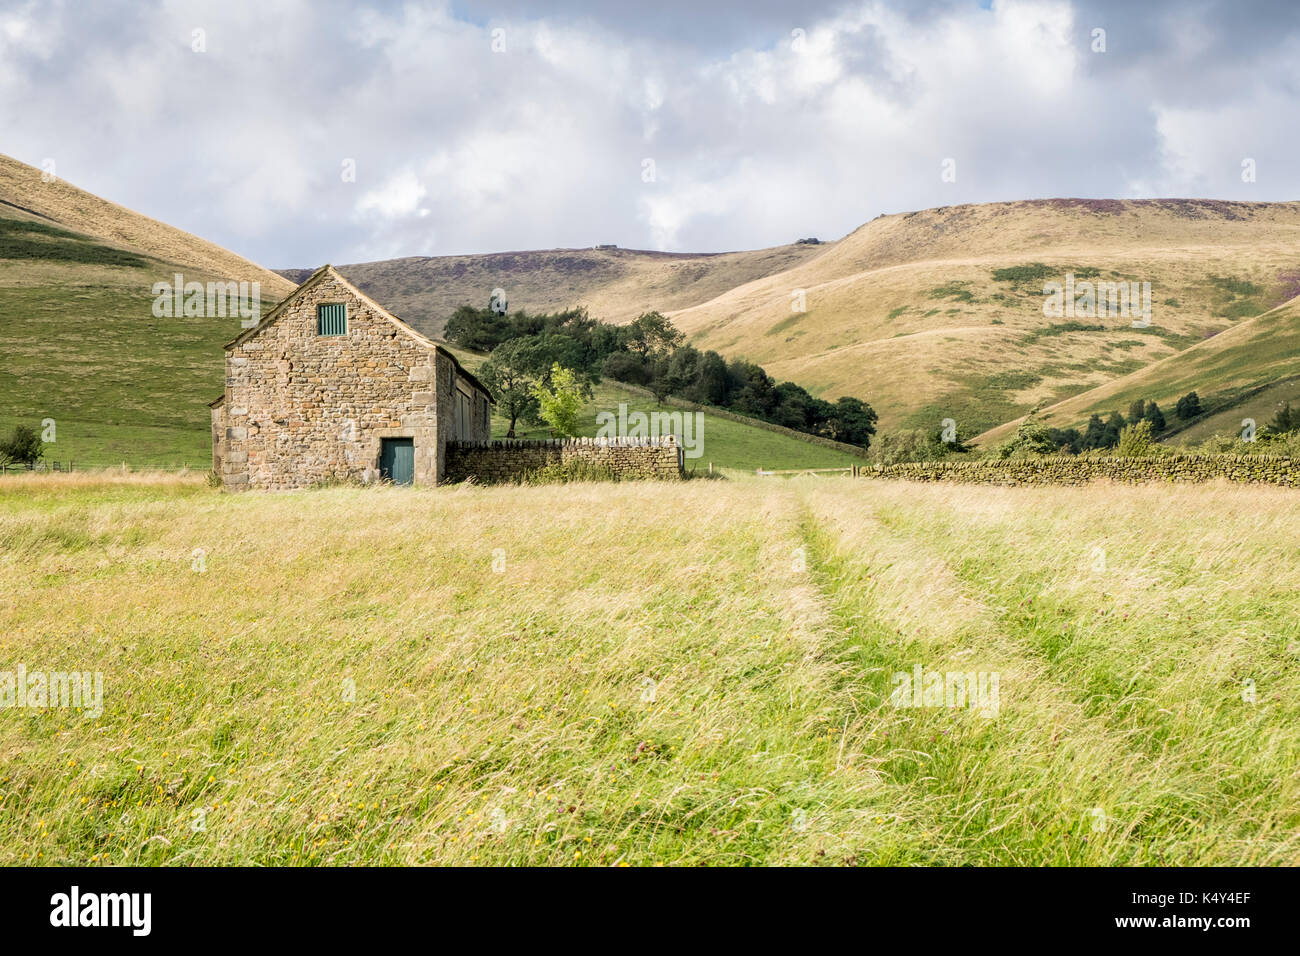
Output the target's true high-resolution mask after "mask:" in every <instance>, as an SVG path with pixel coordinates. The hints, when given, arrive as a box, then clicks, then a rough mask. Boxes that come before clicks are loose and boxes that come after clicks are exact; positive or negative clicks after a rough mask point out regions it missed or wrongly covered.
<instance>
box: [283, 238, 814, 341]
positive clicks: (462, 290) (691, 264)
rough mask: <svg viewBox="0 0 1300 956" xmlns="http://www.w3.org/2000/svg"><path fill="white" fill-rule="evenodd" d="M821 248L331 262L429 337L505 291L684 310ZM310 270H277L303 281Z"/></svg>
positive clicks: (603, 313)
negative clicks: (463, 309)
mask: <svg viewBox="0 0 1300 956" xmlns="http://www.w3.org/2000/svg"><path fill="white" fill-rule="evenodd" d="M823 249H825V245H824V244H823V245H812V244H797V243H796V244H793V245H788V246H777V247H776V248H772V249H757V250H754V251H752V252H718V253H678V252H650V251H645V250H636V249H616V248H594V249H547V250H541V251H534V252H497V253H490V254H486V255H467V256H434V257H415V258H406V259H389V260H385V261H382V262H365V263H357V264H353V265H344V266H336V267H335V268H337V269H338V270H339V271H340V272H341V273H343V275H344V276H346V277H347V279H348V281H350V282H353V283H355V284H356V285H357V286H358V288H360V289H361V290H362V291H363V292H365V293H366V294H367V295H369V296H371V297H373V298H375V299H376V300H378V301H380V302H384V303H386V304H388V305H389V306H390V307H391V308H392V310H393V311H394V312H395V313H396V314H398V315H400V316H401V317H402V318H403V319H404V320H405V321H406V322H408V323H409V324H411V325H413V326H414V327H415V328H417V329H419V330H420V331H421V332H423V333H424V334H426V335H431V336H434V337H438V336H441V335H442V329H443V326H444V325H445V324H446V320H447V317H448V316H450V315H451V313H452V312H454V311H455V310H456V308H457V307H458V306H461V305H465V304H466V303H469V304H471V305H478V306H484V305H487V303H488V300H489V298H490V296H491V295H492V290H493V289H497V288H500V289H503V290H504V291H505V293H506V297H507V299H508V300H509V303H510V309H511V310H512V311H513V310H516V309H523V310H525V311H528V312H552V311H556V310H559V309H565V308H569V307H571V306H576V305H585V306H586V307H587V308H588V309H589V310H590V311H591V314H592V315H594V316H597V317H599V318H602V319H606V320H607V321H610V322H630V321H631V320H632V319H635V318H636V317H637V316H638V315H640V314H642V313H643V312H648V311H650V310H652V309H657V310H659V311H661V312H665V311H668V310H670V309H684V308H687V307H688V306H692V305H697V304H699V303H702V302H706V301H708V300H710V299H713V298H715V297H717V296H719V295H722V294H723V293H725V292H726V291H728V290H729V289H732V288H734V287H735V286H737V285H741V284H743V283H746V282H751V281H753V280H755V279H759V278H762V277H764V276H769V275H773V274H776V273H780V272H783V271H785V270H786V269H789V268H791V267H792V266H795V265H798V264H799V263H801V262H804V261H806V260H808V259H810V258H812V257H814V256H816V255H818V254H819V253H820V252H821V251H822V250H823ZM312 271H313V270H312V269H282V270H280V274H281V275H284V276H287V277H289V278H291V279H293V280H294V281H295V282H301V281H302V280H303V279H305V278H306V277H307V276H308V275H310V274H311V273H312Z"/></svg>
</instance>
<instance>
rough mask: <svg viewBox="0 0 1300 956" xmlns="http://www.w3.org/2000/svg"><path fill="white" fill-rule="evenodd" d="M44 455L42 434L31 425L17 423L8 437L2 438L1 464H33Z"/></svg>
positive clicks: (0, 443) (0, 441)
mask: <svg viewBox="0 0 1300 956" xmlns="http://www.w3.org/2000/svg"><path fill="white" fill-rule="evenodd" d="M44 455H45V443H44V442H43V441H41V434H40V432H38V431H37V430H36V429H35V428H33V427H32V426H30V425H16V426H14V430H13V432H11V433H10V435H9V437H8V438H5V439H0V464H4V465H33V464H35V463H36V462H38V461H40V460H41V458H42V457H44Z"/></svg>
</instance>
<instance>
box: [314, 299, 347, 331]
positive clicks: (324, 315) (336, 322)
mask: <svg viewBox="0 0 1300 956" xmlns="http://www.w3.org/2000/svg"><path fill="white" fill-rule="evenodd" d="M316 334H317V335H347V334H348V307H347V306H346V305H343V304H339V305H318V306H316Z"/></svg>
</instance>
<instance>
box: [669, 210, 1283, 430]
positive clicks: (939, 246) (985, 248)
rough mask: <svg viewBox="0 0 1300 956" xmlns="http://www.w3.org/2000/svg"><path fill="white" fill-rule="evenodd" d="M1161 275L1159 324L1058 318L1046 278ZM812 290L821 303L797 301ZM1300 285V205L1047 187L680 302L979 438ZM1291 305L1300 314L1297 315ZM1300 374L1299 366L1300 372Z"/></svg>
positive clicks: (783, 363)
mask: <svg viewBox="0 0 1300 956" xmlns="http://www.w3.org/2000/svg"><path fill="white" fill-rule="evenodd" d="M1067 273H1073V274H1075V275H1076V276H1077V277H1078V278H1079V279H1085V278H1087V279H1089V280H1090V281H1094V282H1098V281H1106V282H1119V281H1126V282H1149V283H1150V288H1151V301H1152V316H1151V323H1150V326H1149V327H1146V328H1134V327H1133V323H1132V321H1131V320H1130V319H1129V318H1126V317H1121V316H1104V317H1100V318H1097V317H1080V318H1074V319H1067V318H1049V317H1046V316H1045V315H1044V313H1043V300H1044V296H1043V285H1044V282H1045V281H1049V280H1055V281H1062V282H1063V281H1064V280H1065V277H1066V274H1067ZM797 289H802V290H804V296H805V297H806V303H807V310H806V311H805V312H802V313H800V312H794V311H792V309H791V296H792V292H793V290H797ZM1297 291H1300V203H1225V202H1212V201H1203V200H1150V201H1146V200H1124V201H1088V200H1043V201H1025V202H1012V203H994V204H989V205H979V206H957V207H949V208H941V209H931V210H925V211H922V212H916V213H908V214H905V215H897V216H884V217H880V218H878V219H876V220H873V221H872V222H870V223H868V224H867V225H865V226H863V227H861V228H860V229H858V230H857V231H855V232H854V233H852V234H851V235H849V236H847V237H846V238H844V239H842V240H840V241H839V242H838V243H836V244H835V245H834V246H832V247H829V248H827V249H826V250H825V251H824V252H822V253H821V254H820V255H818V256H816V257H814V258H812V259H810V260H808V261H807V262H804V263H802V264H800V265H798V266H796V267H794V268H793V269H790V270H788V271H786V272H785V273H782V274H780V275H776V276H769V277H766V278H763V279H759V280H756V281H754V282H750V283H748V284H746V285H743V286H739V287H737V288H736V289H733V290H730V291H729V292H727V293H725V294H723V295H721V296H719V297H717V298H716V299H713V300H711V301H709V302H707V303H703V304H701V305H698V306H693V307H691V308H688V309H684V310H680V311H677V312H674V313H673V318H674V321H676V322H677V324H678V325H679V326H680V327H681V328H682V329H683V330H685V331H686V332H687V333H688V334H689V335H690V337H691V340H692V341H693V342H694V343H695V344H696V345H698V346H699V347H701V348H714V349H717V350H719V351H721V352H723V353H724V354H727V355H743V356H745V357H746V358H749V359H751V360H753V361H756V362H759V363H760V364H762V365H763V366H764V367H765V368H767V369H768V371H769V372H771V373H772V374H773V375H775V376H776V377H777V378H782V379H790V380H793V381H797V382H799V383H800V384H801V385H804V386H805V387H807V388H810V389H814V390H816V391H817V392H818V393H820V394H821V395H822V396H823V397H829V398H834V397H836V396H838V395H845V394H848V395H857V396H859V397H862V398H865V399H866V400H868V401H870V402H871V403H872V404H873V406H874V407H875V408H876V409H877V411H879V412H880V416H881V423H882V426H883V427H886V428H891V427H897V426H900V425H915V426H921V425H926V426H937V423H938V422H939V420H940V419H942V418H946V417H952V418H955V419H956V420H957V422H958V425H959V427H960V428H961V429H962V431H963V432H965V433H967V434H972V435H974V434H978V433H980V432H983V431H986V430H987V429H990V428H993V427H995V426H997V425H999V424H1001V423H1002V422H1005V421H1008V420H1010V419H1014V418H1017V417H1019V416H1020V415H1023V414H1024V413H1026V412H1028V411H1030V410H1031V409H1032V408H1034V407H1035V406H1037V405H1039V404H1040V403H1047V404H1054V403H1056V402H1060V401H1062V400H1064V399H1067V398H1070V397H1071V396H1075V395H1078V394H1080V393H1083V392H1086V391H1088V390H1089V389H1092V388H1095V387H1098V386H1103V385H1106V384H1107V383H1110V382H1112V381H1114V380H1116V379H1119V378H1122V377H1123V376H1125V375H1128V374H1131V373H1134V372H1137V371H1138V370H1140V369H1143V368H1146V367H1147V366H1150V365H1153V364H1154V363H1156V362H1159V361H1161V360H1163V359H1168V358H1170V357H1171V356H1173V355H1175V354H1176V353H1178V352H1180V351H1181V350H1183V349H1186V348H1188V347H1190V346H1192V345H1194V344H1196V343H1197V342H1200V341H1202V340H1204V339H1207V338H1209V337H1211V336H1216V335H1218V334H1219V333H1222V332H1224V331H1225V330H1228V329H1231V328H1233V327H1234V326H1236V325H1238V324H1240V323H1241V322H1242V321H1243V320H1245V319H1248V318H1249V317H1251V316H1254V315H1257V314H1260V313H1263V312H1265V311H1267V310H1268V309H1269V308H1271V307H1273V306H1276V305H1278V304H1280V303H1282V302H1284V301H1286V300H1287V299H1290V298H1291V297H1292V296H1294V295H1295V294H1296V292H1297ZM1287 315H1289V313H1287ZM1297 371H1300V369H1297Z"/></svg>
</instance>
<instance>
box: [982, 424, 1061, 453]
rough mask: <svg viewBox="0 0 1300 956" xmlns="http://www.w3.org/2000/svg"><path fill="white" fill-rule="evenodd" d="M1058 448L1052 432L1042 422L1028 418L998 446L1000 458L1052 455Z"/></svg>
mask: <svg viewBox="0 0 1300 956" xmlns="http://www.w3.org/2000/svg"><path fill="white" fill-rule="evenodd" d="M1056 450H1057V447H1056V443H1055V442H1053V441H1052V435H1051V432H1050V431H1049V430H1048V428H1047V426H1046V425H1044V424H1043V423H1042V422H1036V421H1034V420H1033V419H1027V420H1026V421H1023V422H1021V423H1020V427H1019V428H1017V429H1016V433H1015V434H1014V435H1012V436H1011V438H1010V439H1008V440H1007V441H1006V442H1005V443H1004V444H1002V445H1000V446H999V447H998V452H997V454H998V457H999V458H1032V457H1034V456H1036V455H1051V454H1054V453H1055V452H1056Z"/></svg>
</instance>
